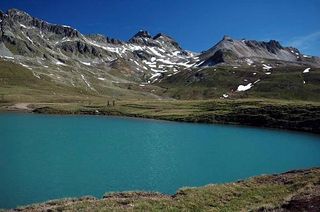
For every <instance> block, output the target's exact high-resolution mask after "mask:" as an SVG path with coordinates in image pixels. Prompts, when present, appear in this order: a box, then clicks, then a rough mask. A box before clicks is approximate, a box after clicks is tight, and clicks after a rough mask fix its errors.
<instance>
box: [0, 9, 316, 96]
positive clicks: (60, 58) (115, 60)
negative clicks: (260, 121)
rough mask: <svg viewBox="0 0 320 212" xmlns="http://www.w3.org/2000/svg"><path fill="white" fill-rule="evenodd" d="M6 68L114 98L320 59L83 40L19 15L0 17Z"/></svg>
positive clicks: (142, 36)
mask: <svg viewBox="0 0 320 212" xmlns="http://www.w3.org/2000/svg"><path fill="white" fill-rule="evenodd" d="M0 62H1V63H4V62H5V63H10V64H11V65H12V66H15V67H16V66H19V67H20V68H23V69H26V70H28V71H29V72H30V73H32V75H33V76H34V77H35V78H37V79H44V78H45V79H47V80H50V82H53V83H56V84H58V85H63V86H67V87H71V88H73V89H78V88H81V89H85V90H87V91H90V92H93V93H98V94H106V93H107V94H108V95H110V93H112V92H111V91H110V89H111V90H117V92H118V91H119V90H121V89H124V87H126V86H121V85H124V84H125V85H128V84H136V85H137V86H138V87H139V86H140V89H139V92H140V91H141V89H142V87H146V86H159V85H161V84H162V85H166V86H168V85H169V84H170V87H171V86H175V87H176V85H177V83H180V82H181V81H182V82H183V83H184V84H188V85H190V84H191V85H193V83H195V82H196V83H202V84H201V86H203V85H205V86H207V87H208V86H209V87H210V86H212V85H211V84H210V83H209V84H206V83H203V82H204V81H207V80H209V81H210V80H211V78H210V76H208V74H204V73H201V71H202V69H208V68H210V67H221V66H224V67H231V68H232V67H234V66H236V67H237V68H239V67H244V68H252V70H253V69H259V68H260V69H262V70H270V69H273V68H281V67H301V68H307V67H310V68H316V67H319V66H320V60H319V58H317V57H312V56H308V55H303V54H302V53H300V52H299V50H298V49H295V48H292V47H283V46H282V45H281V44H280V43H279V42H277V41H274V40H271V41H269V42H259V41H252V40H235V39H232V38H231V37H229V36H224V37H223V39H222V40H221V41H220V42H218V43H217V44H216V45H215V46H213V47H212V48H210V49H208V50H207V51H204V52H202V53H193V52H190V51H187V50H184V49H182V48H181V46H180V45H179V44H178V43H177V42H176V41H175V40H174V39H173V38H171V37H170V36H168V35H165V34H163V33H159V34H157V35H155V36H152V35H150V33H148V32H147V31H143V30H141V31H139V32H137V33H136V34H135V35H134V36H133V37H132V38H131V39H129V41H121V40H118V39H114V38H109V37H106V36H104V35H99V34H92V35H83V34H81V32H79V31H78V30H76V29H74V28H72V27H70V26H65V25H57V24H50V23H48V22H46V21H43V20H40V19H38V18H34V17H32V16H30V15H29V14H27V13H25V12H23V11H20V10H17V9H11V10H9V11H7V12H6V13H3V12H0ZM255 72H256V71H255ZM195 75H196V76H195ZM6 77H7V76H6ZM177 77H178V79H177ZM190 78H191V80H190ZM255 80H258V79H255ZM252 83H253V82H252ZM215 86H217V85H216V84H215ZM125 89H127V87H126V88H125ZM130 89H131V87H130ZM143 89H144V90H143V92H146V94H143V95H144V96H145V95H147V96H148V95H151V96H154V95H155V94H154V93H152V94H150V91H151V90H155V91H157V89H155V88H152V89H149V90H146V89H145V88H143ZM165 89H167V87H165ZM231 89H232V88H229V90H231ZM125 92H126V91H125ZM155 93H157V92H155ZM121 95H122V94H121ZM157 95H160V96H162V94H159V93H157V94H156V96H157ZM219 95H222V94H219ZM209 96H210V97H212V95H209ZM209 96H208V97H209Z"/></svg>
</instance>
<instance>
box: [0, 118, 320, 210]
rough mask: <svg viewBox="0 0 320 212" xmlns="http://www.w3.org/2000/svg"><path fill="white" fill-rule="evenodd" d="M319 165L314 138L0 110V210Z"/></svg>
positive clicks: (318, 140) (318, 142)
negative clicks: (49, 201) (62, 199)
mask: <svg viewBox="0 0 320 212" xmlns="http://www.w3.org/2000/svg"><path fill="white" fill-rule="evenodd" d="M315 166H320V136H318V135H313V134H307V133H297V132H289V131H281V130H268V129H258V128H251V127H240V126H227V125H209V124H191V123H178V122H167V121H155V120H146V119H133V118H119V117H102V116H59V115H36V114H19V113H3V114H0V208H11V207H16V206H18V205H25V204H30V203H36V202H42V201H46V200H49V199H57V198H63V197H80V196H84V195H93V196H96V197H99V198H100V197H102V195H103V194H104V193H105V192H110V191H128V190H144V191H159V192H163V193H167V194H173V193H175V192H176V190H177V189H178V188H181V187H184V186H202V185H206V184H209V183H223V182H230V181H235V180H239V179H244V178H247V177H250V176H254V175H261V174H267V173H279V172H284V171H288V170H291V169H300V168H310V167H315Z"/></svg>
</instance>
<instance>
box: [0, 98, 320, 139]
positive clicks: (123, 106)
mask: <svg viewBox="0 0 320 212" xmlns="http://www.w3.org/2000/svg"><path fill="white" fill-rule="evenodd" d="M11 105H12V104H11ZM29 107H30V111H32V112H35V113H43V114H86V115H113V116H125V117H138V118H148V119H158V120H168V121H180V122H194V123H217V124H233V125H245V126H255V127H263V128H276V129H286V130H294V131H304V132H311V133H317V134H319V133H320V103H317V102H298V101H296V102H291V101H278V100H274V101H273V100H270V99H268V100H263V99H249V100H248V99H245V100H193V101H186V100H184V101H182V100H174V101H173V100H162V101H156V100H153V101H151V100H149V101H116V104H115V106H111V105H109V106H107V104H106V103H105V102H102V101H99V102H77V103H32V104H30V105H29ZM1 110H2V111H8V110H10V107H8V105H7V106H6V107H4V106H2V107H1Z"/></svg>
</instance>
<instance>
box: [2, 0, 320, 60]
mask: <svg viewBox="0 0 320 212" xmlns="http://www.w3.org/2000/svg"><path fill="white" fill-rule="evenodd" d="M9 8H18V9H21V10H25V11H26V12H28V13H30V14H31V15H32V16H35V17H38V18H41V19H44V20H46V21H48V22H51V23H58V24H65V25H70V26H72V27H74V28H76V29H78V30H79V31H80V32H82V33H85V34H89V33H100V34H105V35H107V36H110V37H114V38H118V39H122V40H128V39H129V38H130V37H131V36H132V35H133V34H135V33H136V32H137V31H138V30H140V29H145V30H147V31H149V32H150V33H151V34H156V33H158V32H163V33H166V34H168V35H170V36H172V37H173V38H175V39H176V40H177V41H178V42H179V43H180V44H181V46H182V47H183V48H185V49H189V50H192V51H202V50H206V49H208V48H210V47H211V46H213V45H214V44H215V43H216V42H217V41H219V40H220V39H221V38H222V37H223V35H225V34H226V35H230V36H231V37H233V38H237V39H242V38H246V39H256V40H270V39H275V40H279V41H280V42H281V43H282V44H283V45H293V46H295V47H297V48H299V49H300V50H301V51H302V52H304V53H306V54H311V55H318V56H319V55H320V0H243V1H240V0H228V1H215V0H113V1H111V0H90V1H88V0H77V1H75V0H68V1H67V0H51V1H49V0H28V1H26V0H2V1H1V4H0V9H1V10H2V11H6V10H7V9H9Z"/></svg>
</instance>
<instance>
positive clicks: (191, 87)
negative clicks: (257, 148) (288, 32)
mask: <svg viewBox="0 0 320 212" xmlns="http://www.w3.org/2000/svg"><path fill="white" fill-rule="evenodd" d="M305 68H307V67H302V66H290V67H277V68H273V69H271V71H266V70H264V69H263V68H262V67H245V66H244V67H237V68H235V67H230V66H219V67H215V68H203V69H193V70H190V71H183V72H180V73H178V74H176V75H173V76H171V77H169V78H166V79H163V80H162V81H161V82H160V83H159V86H161V87H163V88H167V95H169V96H172V97H174V98H177V99H210V98H220V97H222V96H223V94H228V95H229V98H233V99H238V98H270V99H285V100H293V101H294V100H303V101H320V69H319V68H311V71H310V72H309V73H303V70H304V69H305ZM268 72H269V73H271V74H266V73H268ZM249 83H252V84H254V86H253V87H252V88H251V89H250V90H248V91H246V92H236V90H237V88H238V86H239V85H247V84H249Z"/></svg>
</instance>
